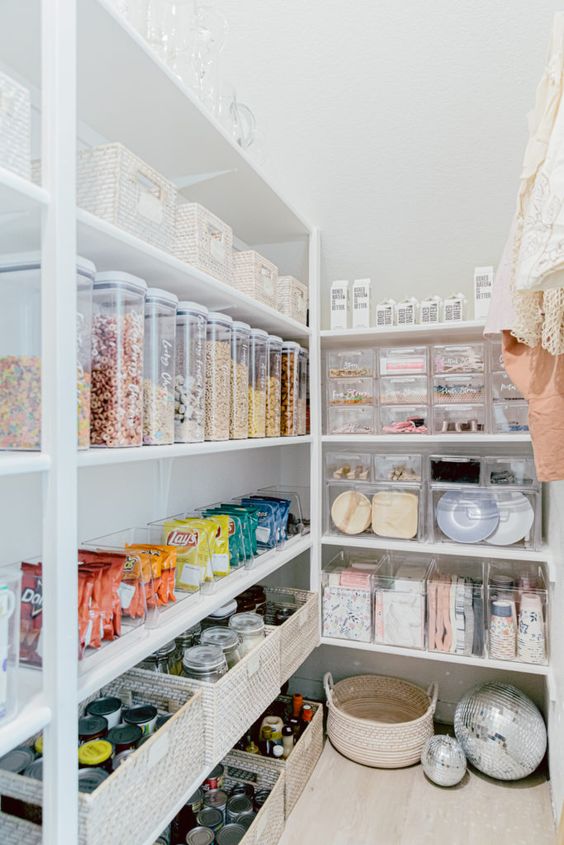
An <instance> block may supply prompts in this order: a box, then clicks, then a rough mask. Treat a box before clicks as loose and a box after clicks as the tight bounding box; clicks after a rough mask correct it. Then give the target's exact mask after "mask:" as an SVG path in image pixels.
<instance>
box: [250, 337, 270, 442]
mask: <svg viewBox="0 0 564 845" xmlns="http://www.w3.org/2000/svg"><path fill="white" fill-rule="evenodd" d="M267 339H268V333H267V332H265V331H263V330H262V329H251V337H250V343H249V437H266V384H267V373H268V356H267Z"/></svg>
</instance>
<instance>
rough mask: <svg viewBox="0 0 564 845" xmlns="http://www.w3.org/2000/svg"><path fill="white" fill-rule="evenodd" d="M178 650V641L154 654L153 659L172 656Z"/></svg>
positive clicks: (168, 644)
mask: <svg viewBox="0 0 564 845" xmlns="http://www.w3.org/2000/svg"><path fill="white" fill-rule="evenodd" d="M175 649H176V640H172V641H171V642H170V643H166V644H165V645H163V646H161V648H158V649H157V650H156V651H155V652H153V657H168V656H169V655H170V654H173V652H174V651H175Z"/></svg>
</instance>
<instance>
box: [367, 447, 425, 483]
mask: <svg viewBox="0 0 564 845" xmlns="http://www.w3.org/2000/svg"><path fill="white" fill-rule="evenodd" d="M422 460H423V459H422V456H421V455H409V454H407V453H406V454H402V455H388V454H384V453H380V452H378V453H377V454H375V455H374V481H408V482H409V481H416V482H420V481H421V480H422V478H423V474H422V473H423V467H422Z"/></svg>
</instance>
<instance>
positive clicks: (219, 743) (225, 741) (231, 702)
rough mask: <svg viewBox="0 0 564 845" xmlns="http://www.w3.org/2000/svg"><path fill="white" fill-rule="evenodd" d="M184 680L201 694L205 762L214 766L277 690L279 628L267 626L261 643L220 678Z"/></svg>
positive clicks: (278, 683) (260, 712) (278, 676)
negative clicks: (216, 679) (215, 679)
mask: <svg viewBox="0 0 564 845" xmlns="http://www.w3.org/2000/svg"><path fill="white" fill-rule="evenodd" d="M183 680H185V681H186V683H187V684H189V685H190V687H191V688H192V689H193V690H194V692H196V691H201V693H202V700H203V705H204V720H205V728H204V733H205V737H204V740H205V747H206V762H207V763H209V764H210V765H215V764H216V763H217V761H218V760H219V759H221V757H223V756H224V755H225V754H226V753H227V752H228V751H230V750H231V748H233V746H234V745H235V743H236V742H237V741H238V740H239V739H241V736H242V735H243V734H244V733H245V731H246V730H248V729H249V725H252V723H253V722H254V721H255V719H258V717H259V716H260V715H261V714H262V713H263V711H264V710H266V708H267V707H268V705H269V704H270V702H271V701H272V700H273V699H274V698H276V696H277V695H278V693H279V692H280V629H279V628H267V636H266V637H265V638H264V642H262V643H261V644H260V645H257V646H255V648H254V649H253V650H252V651H251V652H250V653H249V654H247V655H246V656H245V657H244V658H243V659H242V660H241V661H240V662H239V663H237V664H236V665H235V666H234V667H233V668H232V669H230V670H229V672H227V674H226V675H224V676H223V677H222V678H220V679H219V681H215V683H209V682H207V681H194V680H192V679H191V678H190V679H188V678H185V679H183Z"/></svg>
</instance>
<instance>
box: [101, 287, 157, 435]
mask: <svg viewBox="0 0 564 845" xmlns="http://www.w3.org/2000/svg"><path fill="white" fill-rule="evenodd" d="M146 290H147V285H146V284H145V282H144V281H143V280H142V279H139V278H137V276H132V275H130V274H129V273H119V272H113V271H110V272H106V273H97V275H96V278H95V279H94V298H93V320H92V401H91V426H90V443H91V445H92V446H141V445H142V444H143V328H144V308H145V292H146Z"/></svg>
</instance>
